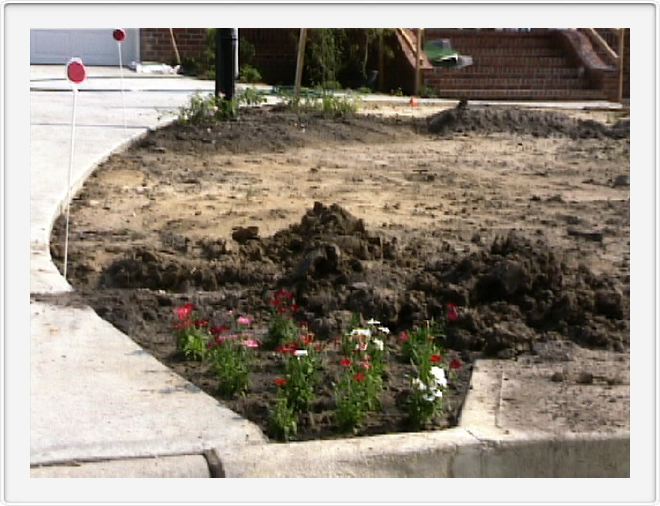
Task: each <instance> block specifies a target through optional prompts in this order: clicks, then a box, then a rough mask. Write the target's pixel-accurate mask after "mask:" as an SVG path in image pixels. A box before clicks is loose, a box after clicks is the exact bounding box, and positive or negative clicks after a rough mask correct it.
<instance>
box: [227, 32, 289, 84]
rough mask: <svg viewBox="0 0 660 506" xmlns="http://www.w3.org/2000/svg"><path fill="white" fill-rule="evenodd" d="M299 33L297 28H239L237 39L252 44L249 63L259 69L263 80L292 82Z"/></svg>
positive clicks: (270, 82) (278, 82) (283, 82)
mask: <svg viewBox="0 0 660 506" xmlns="http://www.w3.org/2000/svg"><path fill="white" fill-rule="evenodd" d="M299 34H300V29H299V28H272V29H271V28H269V29H264V28H239V30H238V39H239V41H240V40H241V39H243V40H246V41H247V42H249V43H250V44H252V45H253V46H254V58H253V60H252V61H251V62H250V64H251V65H252V66H254V67H256V68H257V69H258V70H259V72H260V73H261V76H262V77H263V80H264V81H265V82H267V83H269V84H293V80H294V77H295V74H296V54H297V52H298V36H299ZM241 63H245V62H241Z"/></svg>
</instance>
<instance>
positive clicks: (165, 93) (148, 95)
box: [30, 66, 630, 477]
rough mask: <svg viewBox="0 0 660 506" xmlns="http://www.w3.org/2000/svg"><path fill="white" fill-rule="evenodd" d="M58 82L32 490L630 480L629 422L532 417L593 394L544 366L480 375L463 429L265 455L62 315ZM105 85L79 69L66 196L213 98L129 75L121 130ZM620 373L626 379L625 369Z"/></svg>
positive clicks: (109, 80)
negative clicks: (57, 244) (402, 479)
mask: <svg viewBox="0 0 660 506" xmlns="http://www.w3.org/2000/svg"><path fill="white" fill-rule="evenodd" d="M62 73H63V70H62V68H61V67H55V66H53V67H34V68H33V69H32V72H31V75H32V79H33V80H32V81H31V90H32V91H31V145H30V154H31V161H30V175H31V178H30V179H31V181H30V184H31V197H30V199H31V200H30V207H31V231H30V239H31V253H30V261H31V269H30V271H31V272H30V276H31V277H30V283H31V290H30V291H31V307H30V310H31V412H30V416H31V420H30V424H31V425H30V435H31V445H30V446H31V448H30V450H31V456H30V462H31V466H32V476H33V477H74V476H80V477H85V476H87V477H111V476H123V477H209V476H226V477H243V476H252V477H255V476H259V477H274V476H289V477H304V476H310V477H323V476H361V477H367V476H388V477H394V476H416V477H418V476H438V477H439V476H463V477H471V476H626V475H628V474H629V456H628V452H629V413H628V412H627V411H625V410H623V411H620V412H619V414H618V415H617V416H616V417H615V416H614V415H612V414H610V412H609V411H608V410H607V409H606V408H607V405H606V404H604V408H603V411H604V412H603V413H601V414H600V415H599V416H601V418H600V419H599V420H600V421H599V424H598V427H597V430H596V432H595V433H594V427H593V422H590V421H589V420H587V421H582V420H578V419H575V420H574V419H571V420H572V421H571V423H570V424H569V423H568V422H567V421H566V420H564V421H563V422H562V421H561V420H559V421H558V420H557V419H556V417H554V414H555V413H556V412H557V409H558V408H557V407H556V406H555V405H548V404H539V403H538V402H537V400H538V399H537V398H536V397H535V394H534V392H539V391H543V392H544V393H545V398H546V399H552V401H553V402H554V403H556V404H557V406H559V407H560V408H561V411H562V412H568V411H570V410H577V411H578V412H582V411H583V410H585V409H586V410H591V412H594V411H593V408H591V407H590V406H591V404H589V403H590V402H591V399H592V398H594V396H593V394H592V395H591V397H589V398H588V399H586V400H585V399H583V398H581V397H580V392H581V391H583V390H584V388H583V387H580V386H577V385H575V384H574V382H570V383H566V384H564V386H561V387H560V386H557V385H556V384H554V383H552V382H550V380H549V379H548V378H549V377H550V376H551V375H552V373H553V372H555V371H554V369H552V368H550V369H548V370H543V371H540V372H539V368H537V367H533V366H532V365H529V367H521V366H520V364H516V363H515V362H511V361H495V362H487V363H479V364H478V366H477V369H476V374H475V376H474V377H473V381H472V391H471V392H470V394H469V396H468V399H467V401H466V407H465V410H464V412H463V419H462V421H461V424H460V426H459V427H456V428H455V429H450V430H448V431H440V432H437V433H418V434H395V435H388V436H376V437H370V438H358V439H343V440H342V439H338V440H328V441H313V442H307V443H294V444H289V445H281V444H266V443H267V440H266V438H265V437H264V435H263V434H262V432H261V430H260V429H259V428H258V427H257V426H256V425H254V424H252V423H250V422H249V421H247V420H245V419H243V418H242V417H240V416H238V415H237V414H236V413H234V412H232V411H230V410H229V409H227V408H225V407H224V406H222V405H221V404H220V403H218V402H217V401H216V400H215V399H213V398H212V397H210V396H208V395H207V394H205V393H204V392H202V391H201V390H199V389H198V388H197V387H195V386H194V385H192V384H191V383H189V382H188V381H186V380H184V379H183V378H181V377H180V376H178V375H176V374H174V373H173V372H172V371H171V370H169V369H168V368H167V367H165V366H164V365H162V364H161V363H160V362H158V361H157V360H156V359H154V358H153V357H152V356H151V355H150V354H149V353H147V352H145V351H144V350H142V349H141V348H140V347H139V346H138V345H137V344H135V343H134V342H133V341H132V340H131V339H130V338H129V337H128V336H126V335H124V334H123V333H121V332H120V331H118V330H117V329H116V328H114V327H113V326H112V325H110V324H109V323H108V322H106V321H104V320H102V319H101V318H99V317H98V316H97V315H96V314H95V313H94V312H93V311H92V310H91V309H90V308H88V307H84V306H72V305H70V304H66V303H65V302H64V301H63V299H65V298H64V297H62V294H63V292H68V291H71V286H70V285H69V284H68V283H67V282H66V280H65V279H64V278H63V277H62V276H61V274H60V273H59V271H58V270H57V269H56V268H55V266H54V265H53V263H52V261H51V258H50V249H49V240H50V231H51V228H52V224H53V221H54V220H55V218H56V217H57V215H58V214H59V212H60V211H61V209H62V207H63V206H64V205H65V204H66V197H67V188H66V181H67V171H68V164H69V135H70V123H69V122H70V119H71V105H72V93H71V92H70V91H69V90H68V89H67V85H66V82H65V81H64V79H63V76H62ZM117 73H118V72H117V69H104V68H92V69H90V80H89V82H88V84H87V85H86V88H85V89H84V90H83V91H82V92H81V93H80V94H79V97H78V116H77V135H76V145H75V154H74V164H73V177H72V182H73V185H72V186H73V188H72V192H71V194H74V193H75V191H76V189H77V188H79V187H80V186H81V185H82V183H83V182H84V180H85V178H86V177H87V175H89V173H90V172H91V171H92V170H94V168H95V167H96V166H97V165H98V163H100V162H101V161H102V160H104V159H105V158H106V157H107V156H109V155H110V154H111V153H112V152H113V151H116V150H118V149H120V148H122V146H125V145H127V144H128V143H130V142H131V141H132V140H133V139H135V138H137V137H139V136H140V135H144V134H145V133H146V132H148V131H149V129H153V128H157V127H159V126H161V125H164V124H166V123H167V122H168V121H171V120H172V119H173V118H174V117H175V114H176V110H177V108H178V107H180V106H181V105H183V104H185V103H186V102H187V100H188V99H189V97H190V96H191V95H192V94H193V93H195V92H208V91H210V90H212V88H213V87H212V83H210V82H208V81H206V82H204V81H197V80H194V79H189V78H184V77H180V76H148V77H145V76H139V75H136V74H134V73H130V72H127V73H126V78H125V82H126V84H127V86H126V88H127V89H129V90H131V91H128V92H127V93H126V94H125V103H126V107H127V111H126V117H127V123H128V125H127V128H124V124H123V111H122V97H121V93H118V92H117V90H118V86H119V84H120V80H118V79H117ZM93 90H99V91H93ZM378 99H382V100H384V101H386V102H387V103H395V104H396V103H402V104H404V103H406V102H407V99H406V98H405V97H385V96H382V95H378V96H376V95H374V96H371V97H370V99H369V100H374V101H375V100H378ZM442 103H446V104H447V105H450V104H452V103H455V101H445V102H442ZM440 104H441V103H440V102H438V104H434V105H440ZM530 105H533V106H535V107H539V106H541V105H542V104H538V103H535V104H530ZM551 105H552V106H553V107H557V106H561V105H562V104H551ZM563 105H564V107H569V106H570V107H573V108H578V107H579V105H578V104H563ZM581 106H582V107H584V106H588V107H594V106H598V104H581ZM584 360H591V361H593V362H594V363H596V362H598V363H600V361H601V360H602V359H601V357H600V356H593V357H592V356H586V357H579V360H575V361H574V364H582V363H584ZM557 367H559V365H557ZM567 367H568V366H567ZM594 367H596V366H594ZM551 369H552V370H551ZM621 369H622V371H624V372H625V371H628V370H629V364H628V362H627V361H625V362H622V363H621ZM567 371H568V372H567V374H568V373H570V374H572V375H576V374H578V372H579V371H577V370H576V371H571V370H568V369H567ZM623 376H624V377H623V379H622V382H621V384H620V385H618V386H615V387H609V386H607V385H605V386H602V385H600V386H599V385H591V386H589V387H586V388H588V389H590V391H591V392H596V393H597V394H598V395H599V396H601V397H602V398H603V399H614V400H615V401H616V402H618V403H624V404H625V403H627V404H625V405H626V406H629V394H630V392H629V384H628V383H629V377H628V375H627V373H625V374H624V375H623ZM525 385H533V388H532V389H531V390H530V389H529V388H525ZM581 389H582V390H581ZM603 402H604V401H603ZM599 405H600V404H599ZM530 412H533V417H531V418H530ZM191 415H192V416H191ZM603 421H604V422H603ZM530 423H531V424H532V425H530ZM548 452H551V453H552V454H551V462H552V465H550V466H549V465H548V461H547V455H548ZM624 457H625V458H624Z"/></svg>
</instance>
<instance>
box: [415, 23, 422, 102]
mask: <svg viewBox="0 0 660 506" xmlns="http://www.w3.org/2000/svg"><path fill="white" fill-rule="evenodd" d="M421 56H422V29H421V28H418V29H417V44H416V45H415V95H416V96H419V88H420V83H421V77H422V75H421V69H420V67H421V62H422V60H421Z"/></svg>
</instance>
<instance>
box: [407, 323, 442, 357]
mask: <svg viewBox="0 0 660 506" xmlns="http://www.w3.org/2000/svg"><path fill="white" fill-rule="evenodd" d="M444 335H445V334H444V329H443V328H442V326H441V325H440V324H438V323H437V322H429V323H427V325H426V326H425V327H421V328H416V329H413V330H412V331H410V332H402V333H401V334H400V335H399V340H400V341H401V344H402V351H403V358H404V360H410V361H412V362H413V363H414V364H417V365H419V364H420V362H421V361H422V360H425V359H427V358H428V357H430V356H431V355H433V354H436V353H442V348H441V347H440V346H439V345H438V344H437V340H438V338H439V337H444Z"/></svg>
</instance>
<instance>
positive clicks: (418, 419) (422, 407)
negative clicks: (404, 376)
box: [408, 364, 447, 428]
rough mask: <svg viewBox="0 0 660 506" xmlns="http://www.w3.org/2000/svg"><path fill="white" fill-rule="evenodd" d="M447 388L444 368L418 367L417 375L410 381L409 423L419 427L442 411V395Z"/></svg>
mask: <svg viewBox="0 0 660 506" xmlns="http://www.w3.org/2000/svg"><path fill="white" fill-rule="evenodd" d="M445 388H447V378H446V376H445V370H444V369H443V368H442V367H439V366H430V367H427V365H426V364H425V365H424V366H423V367H420V368H419V373H418V377H416V378H413V379H412V381H411V389H412V393H411V395H410V397H409V398H408V416H409V421H410V423H411V425H412V426H413V427H415V428H420V427H423V426H424V425H426V424H427V423H428V422H429V421H431V420H432V419H433V417H434V416H435V415H436V414H437V413H439V412H440V411H442V395H443V392H444V390H445Z"/></svg>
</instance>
